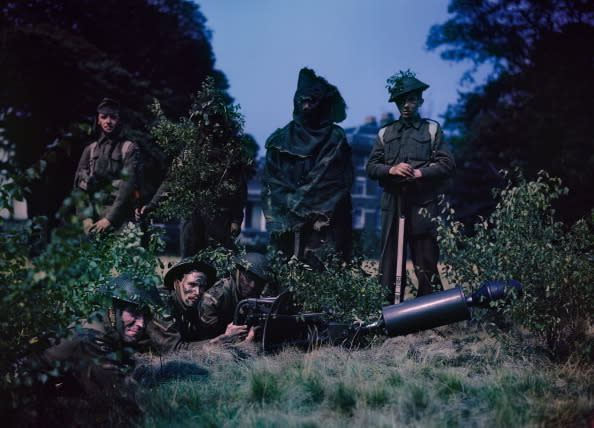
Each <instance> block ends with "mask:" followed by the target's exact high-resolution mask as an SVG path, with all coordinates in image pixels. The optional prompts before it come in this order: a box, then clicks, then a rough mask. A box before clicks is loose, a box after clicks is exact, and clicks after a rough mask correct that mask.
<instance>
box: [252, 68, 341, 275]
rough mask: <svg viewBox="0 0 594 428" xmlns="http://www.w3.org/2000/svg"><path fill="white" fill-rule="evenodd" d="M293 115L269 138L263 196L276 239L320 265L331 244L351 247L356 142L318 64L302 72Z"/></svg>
mask: <svg viewBox="0 0 594 428" xmlns="http://www.w3.org/2000/svg"><path fill="white" fill-rule="evenodd" d="M293 105H294V110H293V120H292V121H291V122H290V123H289V124H288V125H286V126H285V127H284V128H282V129H278V130H276V131H275V132H274V133H273V134H272V135H271V136H270V137H269V138H268V141H267V142H266V149H267V152H266V164H265V166H264V174H263V177H262V182H263V187H262V200H263V205H264V214H265V216H266V227H267V229H268V230H269V231H270V233H271V242H272V244H273V245H274V246H275V247H276V248H277V249H279V250H281V251H283V252H284V253H286V254H288V255H295V256H297V257H298V258H300V259H302V260H304V261H305V262H307V263H309V264H310V265H312V266H313V267H314V268H316V269H318V268H321V266H322V260H321V259H323V257H322V256H320V254H319V251H320V249H321V247H323V246H324V244H326V245H327V246H329V247H331V248H332V249H334V250H336V251H337V252H339V253H341V254H342V256H343V257H345V258H346V259H348V258H350V252H351V229H352V225H351V223H352V215H351V195H350V190H351V187H352V184H353V166H352V160H351V148H350V146H349V144H348V142H347V139H346V136H345V133H344V131H343V129H342V128H341V127H339V126H337V125H335V123H337V122H341V121H343V120H344V119H345V117H346V111H345V110H346V106H345V102H344V100H343V99H342V96H341V95H340V93H339V92H338V89H337V88H336V87H335V86H333V85H330V84H329V83H328V82H327V81H326V80H325V79H323V78H321V77H318V76H316V74H315V73H314V71H313V70H310V69H308V68H303V69H301V71H300V72H299V81H298V84H297V91H296V92H295V97H294V99H293Z"/></svg>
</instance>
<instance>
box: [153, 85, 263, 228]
mask: <svg viewBox="0 0 594 428" xmlns="http://www.w3.org/2000/svg"><path fill="white" fill-rule="evenodd" d="M151 108H152V111H153V113H154V114H155V116H156V120H155V122H154V123H153V124H152V126H151V129H150V131H151V134H152V135H153V137H154V138H155V141H156V142H157V144H159V146H161V147H162V148H163V150H164V151H165V153H166V154H167V155H168V156H169V158H171V159H174V161H173V162H172V163H171V165H170V167H169V173H168V178H167V180H168V182H169V184H170V191H169V192H168V196H167V198H164V199H162V200H161V201H160V206H159V207H158V214H160V215H162V216H163V217H164V218H165V219H173V218H188V217H189V216H190V215H191V214H192V212H193V211H194V210H195V209H196V208H200V209H201V210H203V211H204V212H206V213H213V212H216V210H217V209H221V207H224V206H227V205H228V202H227V201H228V200H229V198H233V197H238V195H240V193H241V192H240V188H239V186H241V182H240V181H241V177H242V175H243V174H246V173H247V172H248V168H250V167H252V166H253V159H252V156H251V155H250V153H249V149H248V148H249V144H250V140H249V138H248V137H246V136H245V135H244V134H243V117H242V116H241V114H240V113H239V107H238V106H231V107H229V106H228V105H227V103H226V97H225V94H223V93H222V92H221V91H219V90H218V89H216V85H215V82H214V79H213V78H212V77H207V78H206V79H205V81H204V83H203V84H202V89H201V90H200V91H199V92H198V93H197V94H196V96H195V97H194V101H193V103H192V107H191V108H190V111H189V113H188V116H187V117H182V118H180V120H179V121H178V122H173V121H171V120H169V119H168V118H167V117H165V114H164V112H163V110H162V109H161V106H160V104H159V102H158V101H155V102H154V104H153V105H152V106H151ZM252 144H253V143H252ZM221 202H222V203H221Z"/></svg>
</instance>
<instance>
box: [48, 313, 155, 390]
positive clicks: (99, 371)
mask: <svg viewBox="0 0 594 428" xmlns="http://www.w3.org/2000/svg"><path fill="white" fill-rule="evenodd" d="M145 347H148V340H142V341H139V342H137V343H135V344H134V345H131V344H129V343H126V342H124V341H123V339H122V337H121V335H120V333H119V332H118V331H117V330H116V329H115V328H114V327H113V326H112V324H111V322H110V320H109V318H108V317H107V316H106V315H105V313H103V312H98V313H96V314H93V315H92V316H91V317H89V320H87V321H86V322H84V323H83V324H82V325H81V326H78V327H76V328H74V329H73V335H72V337H70V338H65V339H62V340H61V341H59V342H58V343H57V344H56V345H54V346H52V347H50V348H48V349H47V350H45V351H44V353H43V354H42V356H41V361H42V366H45V367H47V368H48V369H51V368H53V367H55V366H56V365H60V366H61V367H67V370H66V374H65V375H64V377H63V378H61V379H59V381H60V384H61V385H63V386H62V388H63V389H69V390H70V391H69V392H70V393H73V392H74V391H81V392H82V393H83V394H84V395H85V396H87V397H89V398H91V399H97V398H106V397H110V396H111V397H115V398H117V400H131V401H133V397H132V396H131V394H132V393H133V390H131V389H129V388H127V387H126V385H129V384H128V383H127V377H128V373H129V372H130V370H131V369H132V368H133V367H134V360H133V359H132V356H133V354H134V352H136V351H139V350H142V349H144V348H145ZM55 383H56V384H58V382H55Z"/></svg>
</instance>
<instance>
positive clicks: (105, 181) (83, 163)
mask: <svg viewBox="0 0 594 428" xmlns="http://www.w3.org/2000/svg"><path fill="white" fill-rule="evenodd" d="M126 142H127V140H126V139H125V138H124V137H123V136H122V134H118V135H117V136H114V137H112V138H110V137H107V136H105V135H104V134H103V135H102V136H101V138H99V140H98V141H97V142H96V145H95V143H91V144H89V145H88V146H87V147H85V149H84V151H83V153H82V155H81V157H80V161H79V163H78V168H77V170H76V174H75V177H74V187H75V188H79V189H82V190H84V191H85V192H86V193H87V194H88V195H89V198H90V199H91V200H90V203H91V204H92V206H93V208H94V213H93V220H94V221H97V220H99V219H101V218H106V219H107V220H109V221H110V223H111V224H112V226H113V227H114V228H116V229H117V228H118V227H120V226H121V225H122V224H124V223H125V222H127V221H130V220H132V219H133V218H134V208H135V207H134V198H135V191H136V190H138V189H139V188H140V181H141V179H142V178H141V175H142V170H141V168H142V160H141V159H142V158H141V154H140V150H139V148H138V146H137V145H136V144H135V143H132V142H129V143H127V144H126ZM93 146H94V147H95V148H94V149H92V147H93ZM110 185H111V186H112V187H113V190H112V191H108V192H103V193H101V192H98V193H95V197H98V199H93V198H92V197H91V195H93V193H94V192H97V191H98V190H102V189H104V188H105V187H106V186H107V187H109V186H110Z"/></svg>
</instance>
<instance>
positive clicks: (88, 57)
mask: <svg viewBox="0 0 594 428" xmlns="http://www.w3.org/2000/svg"><path fill="white" fill-rule="evenodd" d="M0 23H1V25H2V39H1V41H0V57H1V58H2V67H0V121H1V122H0V128H2V129H3V133H4V137H5V141H6V142H7V143H8V145H9V146H10V148H11V149H13V150H14V157H13V159H12V160H13V161H16V164H17V165H19V166H21V167H26V166H29V165H31V164H32V163H34V162H36V161H37V160H39V159H40V158H41V157H42V155H43V153H44V152H45V151H46V147H47V146H48V145H49V144H50V143H52V141H54V139H56V138H60V139H61V140H60V141H61V143H62V144H61V145H60V147H59V149H56V148H55V147H54V149H53V154H52V157H51V158H50V160H52V161H54V163H55V164H56V165H58V166H57V168H58V171H60V174H61V175H62V176H66V177H67V178H68V181H69V182H71V178H72V174H73V169H74V168H75V165H76V161H78V156H79V155H80V153H81V151H82V147H83V145H84V143H86V142H89V140H90V138H91V137H90V136H89V135H88V134H89V131H90V126H89V125H90V124H91V123H92V121H93V116H94V114H95V108H96V106H97V104H98V102H99V100H100V99H102V98H103V97H111V98H115V99H119V100H120V101H121V102H122V107H123V120H124V121H125V123H126V124H127V125H128V127H129V128H130V129H131V130H133V131H134V132H133V133H132V134H131V135H130V137H131V138H132V139H133V140H134V141H138V142H142V141H143V140H147V139H148V138H149V136H148V135H149V134H148V132H147V130H146V126H147V124H148V123H149V122H150V120H151V119H152V117H153V116H152V114H151V112H150V111H149V109H148V106H149V105H150V104H151V103H152V102H153V99H154V98H157V99H158V100H159V102H160V104H161V106H162V108H163V109H164V111H166V112H167V113H168V114H171V115H173V116H180V115H182V114H184V113H185V112H186V111H187V110H188V109H189V107H190V105H191V96H192V94H194V93H195V92H196V91H198V89H199V88H200V86H201V83H202V82H203V81H204V79H205V78H206V76H209V75H210V76H213V78H214V80H215V82H216V86H217V88H218V89H220V90H223V91H224V90H226V89H227V88H228V84H227V81H226V77H225V76H224V74H223V73H222V72H220V71H218V70H216V69H215V68H214V63H215V59H214V55H213V52H212V47H211V45H210V37H211V34H210V32H209V30H208V29H207V28H206V26H205V23H206V18H205V17H204V16H203V15H202V13H201V12H200V9H199V7H198V6H197V5H196V4H195V3H194V2H192V1H189V0H127V1H126V2H120V1H117V0H103V1H100V2H96V1H92V0H28V1H16V0H9V1H8V2H6V3H3V6H0ZM225 96H226V97H227V101H228V102H229V103H230V102H231V98H230V97H229V96H228V95H227V94H226V93H225ZM46 190H47V189H46ZM62 196H65V195H62ZM33 199H34V198H33ZM60 200H61V199H60ZM32 205H33V206H34V205H35V203H33V204H32ZM40 213H41V214H43V212H40Z"/></svg>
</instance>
